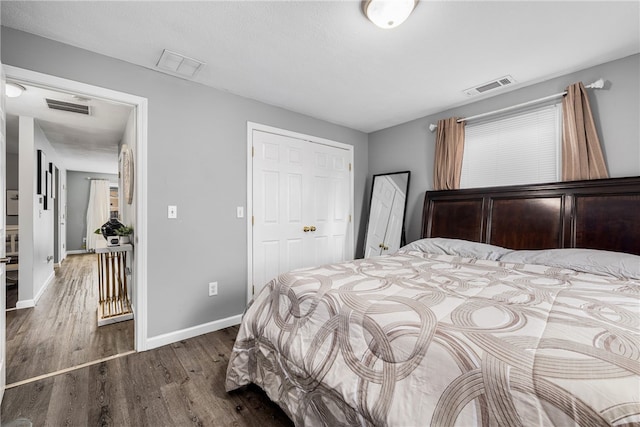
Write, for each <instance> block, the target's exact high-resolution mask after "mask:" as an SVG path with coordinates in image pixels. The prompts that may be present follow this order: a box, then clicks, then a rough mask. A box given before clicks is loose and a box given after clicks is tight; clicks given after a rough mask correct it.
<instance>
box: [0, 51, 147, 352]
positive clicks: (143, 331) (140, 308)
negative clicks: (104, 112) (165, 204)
mask: <svg viewBox="0 0 640 427" xmlns="http://www.w3.org/2000/svg"><path fill="white" fill-rule="evenodd" d="M3 68H4V72H5V76H6V78H7V79H10V80H14V81H19V82H24V83H26V84H32V85H35V86H45V87H49V88H53V89H56V90H61V91H67V92H71V93H74V94H78V95H86V96H87V97H90V98H101V99H104V100H106V101H110V102H116V103H124V104H129V105H132V106H133V107H134V109H135V112H136V113H135V114H136V153H135V159H134V160H135V162H134V165H135V166H134V167H135V181H134V188H135V200H136V212H135V217H136V242H135V243H136V256H135V264H134V274H135V278H136V281H135V283H136V286H135V294H134V297H135V322H134V330H135V332H134V335H135V339H134V347H135V350H136V351H144V350H147V348H148V344H147V329H148V325H147V312H148V311H147V256H148V246H147V125H148V117H147V116H148V100H147V98H143V97H140V96H137V95H132V94H129V93H125V92H120V91H115V90H111V89H106V88H103V87H99V86H94V85H90V84H86V83H81V82H77V81H75V80H69V79H64V78H61V77H56V76H52V75H49V74H44V73H39V72H36V71H31V70H26V69H23V68H19V67H13V66H10V65H6V64H3Z"/></svg>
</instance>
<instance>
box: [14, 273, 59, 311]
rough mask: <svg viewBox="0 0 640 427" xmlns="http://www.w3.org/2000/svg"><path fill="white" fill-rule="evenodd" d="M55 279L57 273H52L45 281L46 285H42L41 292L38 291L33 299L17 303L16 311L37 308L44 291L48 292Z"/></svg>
mask: <svg viewBox="0 0 640 427" xmlns="http://www.w3.org/2000/svg"><path fill="white" fill-rule="evenodd" d="M55 277H56V272H55V271H52V272H51V274H50V275H49V277H47V280H45V282H44V285H42V287H41V288H40V290H39V291H38V293H37V294H36V296H35V297H34V298H33V299H25V300H20V301H18V302H16V310H19V309H22V308H32V307H35V306H36V304H38V300H40V297H41V296H42V294H44V291H46V290H47V288H48V287H49V285H50V284H51V282H53V279H55Z"/></svg>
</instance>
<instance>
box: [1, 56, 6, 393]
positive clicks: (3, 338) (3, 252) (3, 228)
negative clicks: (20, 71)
mask: <svg viewBox="0 0 640 427" xmlns="http://www.w3.org/2000/svg"><path fill="white" fill-rule="evenodd" d="M4 85H5V77H4V70H3V68H2V63H0V241H3V242H4V241H5V239H6V222H7V218H6V215H5V211H4V210H5V206H6V198H7V196H6V194H7V193H6V186H7V182H6V179H5V177H6V137H5V135H6V129H7V125H6V121H5V117H6V116H5V108H4V102H5V101H4V96H5V95H4ZM5 256H6V245H0V258H4V257H5ZM6 271H7V267H6V265H5V263H4V261H3V262H0V304H1V307H2V316H0V403H1V402H2V397H3V396H4V387H5V384H6V379H7V363H6V360H7V348H6V343H7V337H6V322H7V319H6V316H5V315H4V310H5V307H6V306H7V284H6V283H7V277H6V274H5V273H6Z"/></svg>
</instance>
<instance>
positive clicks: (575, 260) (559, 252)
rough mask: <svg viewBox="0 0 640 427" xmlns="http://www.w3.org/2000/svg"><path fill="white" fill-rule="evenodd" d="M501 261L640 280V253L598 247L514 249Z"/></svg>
mask: <svg viewBox="0 0 640 427" xmlns="http://www.w3.org/2000/svg"><path fill="white" fill-rule="evenodd" d="M500 261H502V262H513V263H522V264H541V265H548V266H550V267H560V268H568V269H571V270H575V271H581V272H584V273H593V274H604V275H608V276H614V277H618V278H622V279H628V278H632V279H640V256H637V255H631V254H627V253H624V252H611V251H601V250H596V249H543V250H538V251H512V252H510V253H508V254H505V255H504V256H502V257H501V258H500Z"/></svg>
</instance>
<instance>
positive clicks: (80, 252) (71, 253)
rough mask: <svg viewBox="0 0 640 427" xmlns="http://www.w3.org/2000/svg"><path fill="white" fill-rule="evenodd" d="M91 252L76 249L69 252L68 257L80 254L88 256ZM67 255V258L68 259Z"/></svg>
mask: <svg viewBox="0 0 640 427" xmlns="http://www.w3.org/2000/svg"><path fill="white" fill-rule="evenodd" d="M88 253H89V251H87V250H85V249H74V250H72V251H67V254H66V255H78V254H88ZM66 255H65V258H66Z"/></svg>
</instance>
